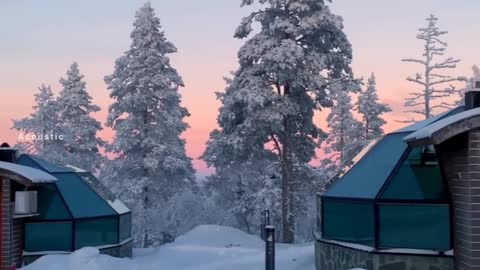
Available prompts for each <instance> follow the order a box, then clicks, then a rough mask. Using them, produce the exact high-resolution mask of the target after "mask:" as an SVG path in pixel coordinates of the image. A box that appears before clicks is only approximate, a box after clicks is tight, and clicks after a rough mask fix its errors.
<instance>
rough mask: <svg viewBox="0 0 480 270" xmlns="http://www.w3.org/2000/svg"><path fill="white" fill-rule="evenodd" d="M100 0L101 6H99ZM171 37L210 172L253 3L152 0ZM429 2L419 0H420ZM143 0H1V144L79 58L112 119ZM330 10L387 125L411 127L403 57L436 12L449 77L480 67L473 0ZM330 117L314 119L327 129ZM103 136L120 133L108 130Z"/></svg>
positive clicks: (408, 68)
mask: <svg viewBox="0 0 480 270" xmlns="http://www.w3.org/2000/svg"><path fill="white" fill-rule="evenodd" d="M98 2H101V3H98ZM151 2H152V6H153V7H154V8H155V9H156V12H157V15H158V16H159V17H160V19H161V21H162V25H163V30H164V31H165V32H166V35H167V38H168V39H169V40H170V41H172V42H173V43H175V44H176V46H177V47H178V49H179V52H178V53H177V54H175V55H173V56H172V63H173V65H174V66H175V67H176V68H177V70H178V71H179V73H180V74H181V75H182V76H183V79H184V81H185V84H186V87H185V88H183V89H182V90H181V93H182V95H183V105H184V106H186V107H187V108H188V109H189V111H190V113H191V115H192V116H191V117H189V118H188V119H187V121H188V122H189V123H190V125H191V128H190V129H189V130H188V131H187V132H186V133H185V134H184V137H185V138H186V139H187V151H188V154H189V156H190V157H192V158H193V159H194V164H195V167H196V169H197V171H198V172H199V173H200V174H203V175H204V174H207V173H208V170H207V168H206V166H205V164H204V163H203V162H202V161H200V160H198V159H197V158H198V157H199V156H200V155H201V153H202V152H203V150H204V149H205V142H206V141H207V139H208V135H209V133H210V131H211V130H212V129H214V128H215V127H216V117H217V113H218V107H219V102H218V101H217V100H216V98H215V94H214V92H216V91H222V90H223V88H224V86H225V84H224V81H223V77H224V76H228V75H229V72H230V71H231V70H234V69H235V68H236V66H237V59H236V54H237V51H238V49H239V47H240V46H241V45H242V43H243V42H244V41H239V40H235V39H234V38H233V32H234V30H235V28H236V27H237V25H238V24H239V22H240V20H241V18H242V17H243V16H245V15H247V14H248V13H249V11H251V8H240V1H239V0H205V1H198V0H175V1H173V0H170V1H167V0H154V1H151ZM419 2H421V3H419ZM142 4H143V1H138V0H135V1H117V0H104V1H94V0H84V1H75V2H73V1H61V0H45V1H34V0H19V1H8V0H7V1H1V2H0V25H1V26H0V37H1V41H0V108H1V109H2V110H1V113H0V141H6V142H9V143H10V144H14V143H15V141H16V139H17V137H18V134H17V132H16V131H14V130H11V129H10V128H11V119H16V118H21V117H25V116H27V115H28V114H29V113H30V112H31V107H32V105H33V94H34V93H35V92H36V91H37V87H38V86H39V85H41V84H42V83H46V84H51V86H52V88H53V89H54V91H55V92H56V93H57V92H58V91H59V88H60V86H59V83H58V80H59V78H60V77H61V76H63V75H64V73H65V71H66V70H67V68H68V67H69V65H70V64H71V63H72V62H73V61H77V62H78V63H79V66H80V70H81V72H82V73H83V74H84V75H85V79H86V81H87V88H88V91H89V93H90V94H91V95H92V97H93V99H94V102H95V103H96V104H97V105H99V106H101V107H102V111H101V112H99V113H98V114H96V115H95V117H96V118H97V119H98V120H99V121H101V122H102V123H104V122H105V119H106V115H107V107H108V105H109V104H110V103H111V100H110V99H109V97H108V94H109V93H108V91H107V89H106V85H105V83H104V82H103V77H104V76H105V75H107V74H110V73H111V72H112V71H113V66H114V61H115V59H116V58H118V57H119V56H121V54H122V53H123V52H124V51H125V50H127V49H128V47H129V44H130V39H129V34H130V31H131V30H132V23H133V18H134V13H135V10H136V9H137V8H138V7H140V6H141V5H142ZM331 6H332V10H333V11H334V12H335V13H336V14H338V15H341V16H342V17H343V18H344V24H345V31H346V33H347V35H348V37H349V39H350V42H351V43H352V45H353V51H354V61H353V68H354V72H355V75H356V76H357V77H368V76H369V75H370V74H371V73H372V72H375V74H376V76H377V83H378V89H379V95H380V97H381V99H382V101H383V102H386V103H388V104H390V105H391V107H392V108H393V112H392V113H389V114H388V115H387V116H386V118H387V119H388V124H387V125H386V126H385V129H386V131H392V130H394V129H396V128H399V127H401V126H402V125H403V124H400V123H398V122H395V121H394V120H399V119H404V118H405V117H406V115H405V114H404V113H403V112H402V111H403V108H402V107H403V98H404V97H406V96H407V93H408V92H409V91H410V90H412V89H414V88H415V87H416V86H414V85H412V84H410V83H408V82H406V81H405V77H407V76H409V75H412V74H414V73H416V72H420V70H419V69H418V67H416V66H415V65H412V64H408V63H403V62H401V61H400V60H401V59H402V58H405V57H413V56H418V55H419V54H420V53H421V50H422V47H421V46H422V44H421V43H420V42H419V41H418V40H416V39H415V36H416V34H417V28H419V27H421V26H424V25H425V24H426V21H425V18H426V17H427V16H428V15H429V14H431V13H433V14H435V15H436V16H438V17H439V19H440V20H439V26H440V27H441V28H442V29H445V30H448V31H449V32H450V33H449V34H448V36H447V41H448V43H449V49H448V54H449V55H451V56H453V57H457V58H460V59H462V62H461V63H460V64H459V66H458V68H457V69H456V70H455V71H453V72H452V74H451V75H462V76H463V75H465V76H470V75H471V67H472V65H474V64H480V54H479V53H478V52H477V50H478V47H479V43H480V39H479V38H478V37H477V36H476V35H475V34H476V33H477V31H478V29H480V21H479V20H478V15H477V11H478V10H480V1H469V0H456V1H451V0H422V1H418V0H404V1H385V0H363V1H359V0H355V1H354V0H334V1H333V4H332V5H331ZM324 117H325V113H321V114H318V115H317V117H316V118H317V119H316V121H317V122H318V123H319V125H321V126H325V120H324ZM100 135H101V136H102V137H104V138H106V139H109V138H111V137H112V135H113V133H112V131H111V130H108V129H104V130H103V131H102V132H101V134H100Z"/></svg>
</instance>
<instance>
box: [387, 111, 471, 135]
mask: <svg viewBox="0 0 480 270" xmlns="http://www.w3.org/2000/svg"><path fill="white" fill-rule="evenodd" d="M463 111H465V107H463V106H460V107H457V108H455V109H452V110H449V111H446V112H443V113H440V114H437V115H435V116H433V117H430V118H428V119H425V120H423V121H419V122H416V123H414V124H411V125H409V126H406V127H404V128H401V129H399V130H397V131H394V132H393V133H402V132H414V131H417V130H419V129H422V128H424V127H426V126H429V125H430V124H433V123H435V122H437V121H438V120H441V119H444V118H446V117H449V116H452V115H455V114H457V113H460V112H463Z"/></svg>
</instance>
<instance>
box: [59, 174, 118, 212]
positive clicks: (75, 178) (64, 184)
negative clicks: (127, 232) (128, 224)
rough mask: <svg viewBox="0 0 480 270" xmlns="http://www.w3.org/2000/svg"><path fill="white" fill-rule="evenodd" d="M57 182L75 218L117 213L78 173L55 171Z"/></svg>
mask: <svg viewBox="0 0 480 270" xmlns="http://www.w3.org/2000/svg"><path fill="white" fill-rule="evenodd" d="M53 175H54V176H55V177H57V178H58V181H57V182H55V184H56V185H57V187H58V189H59V190H60V192H61V193H62V195H63V198H64V199H65V202H66V203H67V206H68V208H69V209H70V211H71V212H72V215H73V217H74V218H87V217H100V216H110V215H116V214H117V213H116V212H115V211H114V210H113V208H112V207H110V205H109V204H108V203H107V202H106V201H105V200H103V199H102V198H101V197H100V196H99V195H98V194H97V193H96V192H95V191H94V190H93V189H92V188H91V187H90V186H88V184H86V183H85V182H84V181H83V180H82V179H81V178H80V176H79V175H77V174H76V173H53Z"/></svg>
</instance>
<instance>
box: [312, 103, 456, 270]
mask: <svg viewBox="0 0 480 270" xmlns="http://www.w3.org/2000/svg"><path fill="white" fill-rule="evenodd" d="M464 111H465V109H464V107H463V106H462V107H458V108H456V109H453V110H451V111H449V112H447V113H444V114H441V115H438V116H436V117H433V118H430V119H428V120H425V121H422V122H418V123H415V124H413V125H410V126H407V127H405V128H402V129H400V130H397V131H395V132H392V133H389V134H387V135H385V136H384V137H382V138H380V139H378V140H376V141H374V142H372V143H371V144H370V145H369V146H368V147H367V148H366V149H365V150H363V151H362V152H361V153H360V154H359V156H357V157H356V158H355V160H354V164H353V165H352V166H351V167H350V168H349V169H348V170H346V172H345V173H344V174H343V175H341V176H339V177H338V179H337V180H336V181H334V182H333V184H332V185H331V186H330V187H328V189H327V191H326V192H325V193H324V194H322V195H318V200H317V221H318V224H317V225H318V226H317V227H318V230H317V232H316V233H315V237H316V240H317V241H316V265H317V269H318V270H341V269H350V268H355V267H363V268H365V269H382V270H383V269H386V270H388V269H402V270H403V269H405V270H408V269H453V251H452V250H453V236H452V218H451V216H452V206H451V205H452V204H451V199H450V196H449V191H448V185H447V181H445V179H444V176H443V173H442V170H441V168H440V166H439V161H438V158H437V154H436V150H435V149H436V148H435V147H434V146H433V145H426V146H421V147H412V146H409V145H408V144H407V143H406V142H405V141H404V139H405V137H406V136H408V135H409V134H411V133H413V132H415V131H418V130H420V129H424V128H427V127H428V126H429V125H431V124H433V123H435V122H437V121H440V120H442V119H445V118H448V117H450V116H453V115H456V114H459V113H462V112H464Z"/></svg>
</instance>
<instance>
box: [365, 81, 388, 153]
mask: <svg viewBox="0 0 480 270" xmlns="http://www.w3.org/2000/svg"><path fill="white" fill-rule="evenodd" d="M357 109H358V112H359V113H360V114H361V115H362V120H363V137H364V139H365V145H367V144H368V143H369V142H370V141H372V140H374V139H376V138H379V137H381V136H383V134H384V131H383V129H382V126H383V125H385V124H386V123H387V122H386V121H385V120H384V119H383V118H382V115H383V114H385V113H387V112H390V111H392V110H391V109H390V107H389V106H388V105H387V104H383V103H380V101H379V98H378V95H377V82H376V79H375V74H373V73H372V75H371V76H370V78H369V79H368V82H367V89H365V91H363V92H362V93H361V94H360V95H359V97H358V106H357Z"/></svg>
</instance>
